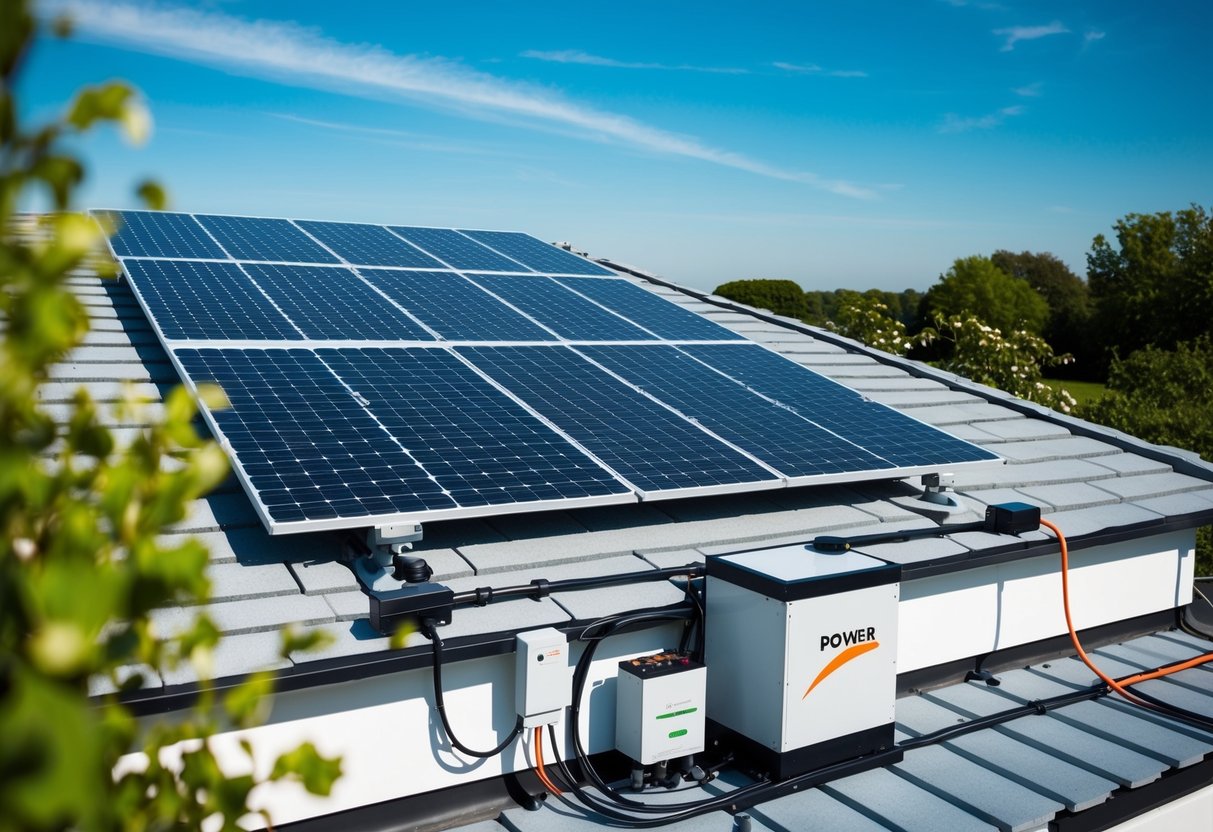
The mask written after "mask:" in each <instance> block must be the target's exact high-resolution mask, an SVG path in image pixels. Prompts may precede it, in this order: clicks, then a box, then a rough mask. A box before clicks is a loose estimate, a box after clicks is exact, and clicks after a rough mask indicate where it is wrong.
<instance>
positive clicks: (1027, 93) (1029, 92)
mask: <svg viewBox="0 0 1213 832" xmlns="http://www.w3.org/2000/svg"><path fill="white" fill-rule="evenodd" d="M1011 92H1013V93H1015V94H1016V95H1018V96H1019V97H1020V98H1040V96H1041V95H1043V94H1044V84H1042V83H1040V82H1039V81H1037V82H1035V83H1033V84H1025V85H1024V86H1022V87H1016V88H1015V89H1013V90H1011Z"/></svg>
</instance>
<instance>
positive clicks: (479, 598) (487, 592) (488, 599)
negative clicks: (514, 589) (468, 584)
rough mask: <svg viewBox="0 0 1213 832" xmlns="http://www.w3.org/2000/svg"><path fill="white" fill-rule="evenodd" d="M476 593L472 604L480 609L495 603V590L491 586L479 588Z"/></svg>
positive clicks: (475, 590)
mask: <svg viewBox="0 0 1213 832" xmlns="http://www.w3.org/2000/svg"><path fill="white" fill-rule="evenodd" d="M473 592H475V593H476V595H475V597H474V598H472V603H473V604H475V605H476V606H478V607H487V606H488V605H489V604H491V603H492V602H493V588H492V587H491V586H478V587H476V589H474V590H473Z"/></svg>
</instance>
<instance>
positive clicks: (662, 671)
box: [615, 653, 707, 766]
mask: <svg viewBox="0 0 1213 832" xmlns="http://www.w3.org/2000/svg"><path fill="white" fill-rule="evenodd" d="M617 685H618V687H617V689H616V694H615V747H616V748H618V749H619V750H620V751H622V752H623V753H624V754H626V755H627V756H629V757H631V758H632V759H633V760H635V761H636V762H638V763H640V764H641V765H646V766H647V765H651V764H653V763H658V762H661V761H662V760H672V759H674V758H676V757H685V756H687V755H688V754H698V753H699V752H700V751H703V744H704V712H705V705H706V700H705V694H706V687H707V668H705V667H704V666H703V665H702V664H699V663H698V662H695V661H692V660H691V659H690V658H689V657H688V656H686V655H685V654H683V653H657V654H654V655H652V656H643V657H641V658H637V659H627V660H625V661H622V662H620V663H619V676H618V682H617Z"/></svg>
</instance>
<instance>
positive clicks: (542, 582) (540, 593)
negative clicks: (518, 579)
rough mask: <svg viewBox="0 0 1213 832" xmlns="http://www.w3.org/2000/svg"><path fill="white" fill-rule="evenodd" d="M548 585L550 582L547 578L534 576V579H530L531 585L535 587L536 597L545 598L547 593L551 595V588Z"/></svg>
mask: <svg viewBox="0 0 1213 832" xmlns="http://www.w3.org/2000/svg"><path fill="white" fill-rule="evenodd" d="M550 585H551V582H550V581H548V579H547V578H536V579H535V580H533V581H531V586H533V587H535V597H536V598H547V597H548V596H549V595H551V594H552V590H551V588H550Z"/></svg>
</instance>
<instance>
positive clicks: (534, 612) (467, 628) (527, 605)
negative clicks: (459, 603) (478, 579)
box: [385, 578, 571, 647]
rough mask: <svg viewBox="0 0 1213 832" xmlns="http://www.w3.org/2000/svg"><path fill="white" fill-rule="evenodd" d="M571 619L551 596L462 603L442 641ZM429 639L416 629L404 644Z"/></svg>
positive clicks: (414, 644)
mask: <svg viewBox="0 0 1213 832" xmlns="http://www.w3.org/2000/svg"><path fill="white" fill-rule="evenodd" d="M460 580H464V579H462V578H461V579H460ZM471 588H472V587H470V586H469V587H464V589H471ZM570 620H571V619H570V618H569V614H568V613H567V612H565V611H564V609H562V608H561V606H560V605H559V604H557V603H556V602H555V601H554V600H553V599H552V598H551V597H549V598H540V599H539V600H532V599H530V598H518V599H514V600H511V601H498V602H496V603H492V604H489V605H488V606H485V607H461V608H459V609H457V610H455V614H454V616H452V618H451V623H450V624H448V625H447V626H445V627H443V628H442V630H441V636H442V639H443V641H446V640H447V639H452V638H459V637H460V636H473V635H481V634H484V633H509V632H521V631H524V630H534V629H536V628H539V627H560V626H563V625H565V624H568V623H569V621H570ZM385 640H386V639H385ZM429 643H430V640H429V639H428V638H426V637H425V636H423V635H422V634H421V633H419V632H415V633H411V634H410V635H409V637H408V639H407V640H406V641H405V646H406V647H419V646H425V645H428V644H429Z"/></svg>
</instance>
